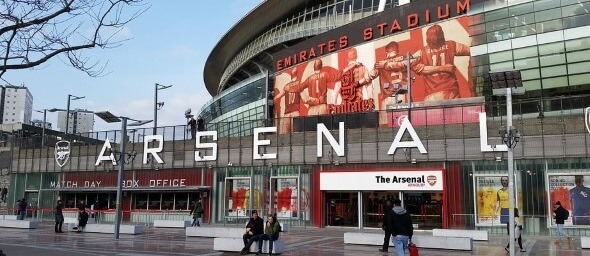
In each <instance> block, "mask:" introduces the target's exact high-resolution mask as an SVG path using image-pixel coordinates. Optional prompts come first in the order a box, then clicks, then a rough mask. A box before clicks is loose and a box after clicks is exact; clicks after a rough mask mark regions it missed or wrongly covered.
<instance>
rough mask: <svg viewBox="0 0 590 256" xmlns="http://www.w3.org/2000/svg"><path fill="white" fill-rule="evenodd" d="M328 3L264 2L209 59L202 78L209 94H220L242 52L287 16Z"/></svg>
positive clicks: (227, 35) (314, 0)
mask: <svg viewBox="0 0 590 256" xmlns="http://www.w3.org/2000/svg"><path fill="white" fill-rule="evenodd" d="M325 1H326V0H289V1H286V0H265V1H264V2H263V3H261V4H260V5H258V6H257V7H256V8H254V10H252V11H250V12H249V13H248V14H246V16H244V17H243V18H242V19H241V20H239V21H238V22H237V23H236V24H235V25H234V26H233V27H232V28H231V29H230V30H229V31H228V32H227V33H225V35H223V37H222V38H221V39H220V40H219V42H217V44H216V45H215V47H213V50H212V51H211V53H210V54H209V57H207V61H206V62H205V68H204V70H203V77H204V80H205V87H206V88H207V91H209V94H211V95H212V96H215V95H217V93H218V87H219V86H220V84H219V82H220V80H221V76H222V75H223V72H224V71H225V69H226V68H227V66H228V65H229V63H230V62H231V60H232V59H233V58H234V56H236V55H237V54H238V53H239V52H240V50H241V49H243V48H244V47H246V46H247V45H248V44H249V43H250V42H252V41H253V40H254V39H256V37H258V36H259V35H261V34H262V33H264V32H266V30H267V29H268V28H269V27H272V26H273V25H274V24H276V23H278V22H280V21H281V20H283V19H284V18H285V17H287V16H288V15H290V14H292V13H294V12H297V11H299V10H301V9H303V8H305V6H313V5H316V4H318V3H321V2H325Z"/></svg>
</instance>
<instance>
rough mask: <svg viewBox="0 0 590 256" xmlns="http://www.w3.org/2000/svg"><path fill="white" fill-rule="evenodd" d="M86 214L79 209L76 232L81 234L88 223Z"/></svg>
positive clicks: (83, 210)
mask: <svg viewBox="0 0 590 256" xmlns="http://www.w3.org/2000/svg"><path fill="white" fill-rule="evenodd" d="M88 217H89V215H88V212H86V209H85V208H82V209H80V211H79V212H78V230H77V231H76V232H78V233H82V231H84V229H85V228H86V223H88Z"/></svg>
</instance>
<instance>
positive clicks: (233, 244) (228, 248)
mask: <svg viewBox="0 0 590 256" xmlns="http://www.w3.org/2000/svg"><path fill="white" fill-rule="evenodd" d="M242 248H244V241H243V240H242V238H241V237H240V238H235V237H216V238H214V239H213V250H215V251H224V252H239V251H241V250H242ZM257 251H258V243H257V242H254V243H252V246H250V252H257ZM284 251H285V241H283V240H282V239H281V237H279V239H277V240H276V241H274V242H273V243H272V253H273V254H275V253H276V254H279V253H283V252H284ZM262 253H268V241H264V246H262Z"/></svg>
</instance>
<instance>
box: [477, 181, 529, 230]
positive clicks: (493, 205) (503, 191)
mask: <svg viewBox="0 0 590 256" xmlns="http://www.w3.org/2000/svg"><path fill="white" fill-rule="evenodd" d="M520 181H521V179H520V175H516V180H515V186H516V198H515V199H516V205H517V207H518V208H519V209H520V212H521V220H523V214H522V212H523V210H524V209H523V208H522V191H521V189H520V187H519V186H518V184H519V183H520ZM474 183H475V184H474V185H475V186H474V187H475V191H474V192H475V212H476V225H477V226H498V225H504V226H505V225H506V223H508V221H509V218H508V215H509V209H510V204H509V197H508V191H509V190H508V176H500V175H475V177H474ZM521 223H522V222H521Z"/></svg>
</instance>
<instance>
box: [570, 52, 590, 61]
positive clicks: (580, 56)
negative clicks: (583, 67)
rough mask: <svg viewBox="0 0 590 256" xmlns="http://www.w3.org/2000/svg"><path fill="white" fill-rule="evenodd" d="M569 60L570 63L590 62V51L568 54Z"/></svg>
mask: <svg viewBox="0 0 590 256" xmlns="http://www.w3.org/2000/svg"><path fill="white" fill-rule="evenodd" d="M567 60H568V62H570V63H571V62H579V61H586V60H590V50H585V51H577V52H568V53H567Z"/></svg>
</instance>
